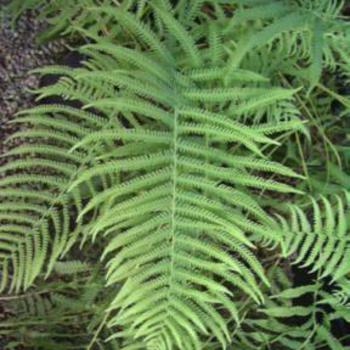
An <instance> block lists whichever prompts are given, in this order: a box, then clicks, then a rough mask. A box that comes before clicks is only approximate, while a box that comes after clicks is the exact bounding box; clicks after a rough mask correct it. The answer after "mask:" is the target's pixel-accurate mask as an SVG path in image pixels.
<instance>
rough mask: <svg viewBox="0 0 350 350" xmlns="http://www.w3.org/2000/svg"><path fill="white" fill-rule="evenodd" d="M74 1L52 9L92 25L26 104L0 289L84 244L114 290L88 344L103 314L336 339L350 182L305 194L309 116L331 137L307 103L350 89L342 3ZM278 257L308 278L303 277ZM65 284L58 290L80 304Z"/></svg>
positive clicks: (154, 339)
mask: <svg viewBox="0 0 350 350" xmlns="http://www.w3.org/2000/svg"><path fill="white" fill-rule="evenodd" d="M40 3H42V2H38V5H39V6H44V9H46V10H47V11H49V12H50V13H51V14H52V15H53V16H54V15H55V14H59V13H60V10H62V11H65V9H64V8H62V9H57V8H55V7H54V6H53V2H52V3H51V2H48V3H42V5H40ZM18 4H19V3H17V2H13V4H12V6H13V9H15V7H16V6H17V5H18ZM31 4H34V2H33V3H30V2H28V3H23V4H22V5H24V6H28V5H31ZM55 4H58V2H57V3H56V2H55ZM34 5H35V6H36V5H37V3H36V2H35V4H34ZM70 5H72V6H73V7H74V9H75V10H74V11H78V12H79V11H80V10H81V9H83V10H82V12H81V16H79V15H78V16H77V17H75V15H74V13H76V12H73V17H69V18H70V19H69V20H68V22H66V19H67V18H68V17H67V18H66V16H57V17H55V16H54V17H53V22H55V23H56V24H57V25H59V26H60V25H61V24H62V23H63V22H64V25H63V27H64V28H65V29H66V31H65V33H72V32H79V33H80V34H81V35H83V37H84V39H85V44H84V45H82V46H81V47H80V48H79V51H80V53H81V54H82V55H83V56H84V57H85V61H84V63H83V64H82V66H81V67H79V68H69V67H63V66H59V65H57V66H51V67H44V68H40V69H37V70H36V73H38V74H57V75H59V76H60V78H59V80H58V81H57V82H56V83H55V84H53V85H50V86H45V87H41V88H38V89H36V90H35V92H34V93H35V94H36V95H37V101H38V105H37V106H35V107H33V108H31V109H28V110H26V111H21V112H20V113H19V114H18V115H17V118H16V120H15V121H14V122H15V123H19V124H21V125H24V127H23V129H22V130H21V131H19V132H17V133H15V134H14V135H12V136H11V137H10V139H9V140H8V142H9V143H11V142H12V141H15V143H20V146H15V147H13V148H12V149H11V150H10V151H9V152H8V153H7V154H6V155H5V157H6V158H7V160H8V161H7V163H6V164H5V165H4V166H2V167H1V169H0V171H1V174H2V175H3V176H1V178H0V197H1V204H0V224H1V225H0V250H1V251H0V258H1V261H0V263H1V283H0V290H1V293H15V294H19V293H21V294H20V295H26V293H29V295H30V293H31V291H32V290H33V289H35V288H37V287H36V285H35V284H36V283H37V281H40V279H41V278H42V276H43V275H44V276H45V278H47V279H48V281H49V280H50V279H51V278H53V276H55V275H53V274H52V272H53V271H56V272H57V268H58V269H59V268H60V266H62V265H60V260H61V259H63V258H66V259H68V258H70V257H72V256H73V258H75V255H76V250H78V249H79V250H80V251H81V252H82V254H84V252H85V254H86V256H88V258H89V259H91V258H92V259H97V260H101V261H102V263H103V264H104V266H105V270H104V272H103V273H101V272H99V278H100V279H103V280H104V282H105V283H106V286H105V287H104V288H102V287H101V286H100V289H99V290H100V291H101V293H104V292H105V293H106V295H107V294H108V296H106V297H105V300H104V301H103V302H102V303H101V304H102V305H103V306H101V308H100V309H99V311H98V314H97V315H96V317H97V321H96V322H97V323H98V322H100V323H99V325H97V324H96V323H95V324H93V326H92V327H90V328H89V329H88V330H87V332H88V333H89V334H88V335H87V336H88V337H89V338H90V336H91V339H92V343H90V344H91V346H87V349H89V350H90V349H92V348H93V346H95V345H96V346H100V348H101V346H102V345H100V343H99V342H98V341H97V340H98V337H99V336H100V335H101V337H102V334H103V336H104V337H105V336H107V337H108V339H107V340H108V341H109V344H111V348H112V349H119V348H120V349H124V350H132V349H149V350H153V349H159V350H175V349H185V350H187V349H188V350H192V349H213V350H214V349H226V348H230V347H233V348H237V347H238V348H239V349H252V348H259V349H268V348H271V347H273V346H277V348H278V347H282V348H287V349H298V350H301V349H303V348H305V349H323V348H324V347H325V346H329V347H330V348H331V349H342V346H343V345H342V344H343V343H342V341H338V340H337V339H335V338H334V337H333V335H332V331H331V324H332V322H334V320H335V319H337V318H342V319H344V320H347V321H348V320H349V312H348V305H347V302H348V293H349V284H348V283H349V281H348V277H349V272H350V271H349V268H350V266H349V263H348V259H347V253H348V252H349V247H348V240H349V237H348V236H349V232H348V221H349V216H348V203H347V201H348V200H347V199H344V196H343V195H342V194H339V195H336V196H335V197H334V200H333V199H332V198H329V199H326V198H325V197H321V201H317V200H316V199H312V200H311V206H310V203H309V202H308V201H307V199H305V196H302V195H303V193H304V190H306V191H307V190H308V187H307V184H308V182H310V183H311V180H312V181H313V180H314V179H316V177H315V178H314V177H313V176H311V177H310V173H309V171H308V170H309V168H308V167H309V166H310V165H309V164H308V163H307V162H306V161H305V158H304V153H303V152H304V149H305V148H306V147H305V145H307V144H308V143H309V142H310V140H313V139H316V140H317V137H318V136H316V137H315V132H314V128H316V129H317V132H318V133H319V134H320V135H322V137H323V139H324V140H328V138H327V135H326V134H325V133H324V130H323V127H320V126H319V124H317V122H316V121H315V119H314V118H313V114H312V113H311V112H310V110H312V111H316V112H317V111H321V110H322V108H323V107H322V106H324V104H326V105H327V106H328V107H327V108H328V110H329V111H330V108H331V104H332V103H333V102H334V101H337V102H339V100H341V104H342V108H344V109H345V110H346V109H347V108H348V100H347V97H343V96H340V95H339V94H338V93H334V92H332V91H328V90H327V88H326V90H325V87H324V85H323V79H324V76H326V75H327V74H329V73H330V72H335V71H336V70H341V71H342V73H343V74H346V72H348V71H347V67H348V59H347V56H348V54H349V53H348V48H347V41H348V35H347V33H348V32H347V26H348V24H347V23H346V22H345V21H343V20H342V18H341V16H340V13H341V9H342V5H343V4H342V3H341V2H338V1H331V2H329V1H327V2H326V1H323V0H317V1H278V2H276V1H268V0H266V1H265V0H263V1H250V0H239V1H238V0H236V1H232V2H229V3H227V2H226V1H219V2H217V1H200V0H199V1H196V0H193V1H189V2H187V1H174V2H169V1H166V0H157V1H152V2H146V1H137V2H133V1H124V2H122V3H119V2H114V1H104V2H101V3H100V2H95V1H85V0H84V1H77V2H72V4H70ZM82 5H84V6H83V7H82ZM85 5H86V6H85ZM67 8H68V7H67ZM51 11H52V12H51ZM67 14H68V16H71V13H70V14H69V13H68V12H67ZM99 19H101V21H99ZM68 23H70V24H68ZM67 25H68V27H66V26H67ZM63 27H59V28H58V27H56V29H57V28H58V29H57V30H59V31H61V30H62V28H63ZM56 29H54V30H56ZM86 42H87V43H86ZM271 62H272V63H273V64H271ZM324 93H326V95H327V97H324V99H323V102H322V101H321V98H320V95H321V94H324ZM56 96H59V97H60V98H61V99H62V102H61V103H60V104H45V103H40V101H41V100H47V99H48V98H49V99H50V98H51V97H56ZM339 96H340V97H339ZM324 101H325V102H324ZM322 103H324V104H322ZM308 112H309V113H308ZM344 113H345V112H344ZM322 122H324V121H322ZM293 138H295V139H296V140H297V141H295V142H294V139H293ZM300 140H302V142H303V143H302V142H301V141H300ZM329 144H330V142H329V143H328V145H329ZM295 150H297V152H295ZM335 153H336V152H334V154H335ZM295 154H297V155H295ZM310 158H311V156H310ZM290 159H292V160H293V161H290ZM286 162H287V163H289V164H291V165H293V169H292V168H291V167H289V166H287V165H285V163H286ZM301 172H303V173H304V175H305V176H301V175H300V173H301ZM282 202H283V203H282ZM310 207H311V210H310ZM310 212H313V214H312V216H313V218H314V219H313V221H310V219H309V216H310ZM91 243H92V244H93V245H94V247H95V248H94V249H95V251H94V252H93V253H91V250H89V252H88V251H87V248H86V247H87V246H88V245H90V244H91ZM91 255H92V256H91ZM270 255H271V256H270ZM282 260H285V261H286V262H287V264H288V266H293V264H292V261H294V263H295V265H300V266H303V267H304V268H307V269H309V270H308V271H309V272H310V273H311V274H313V273H315V274H316V275H317V278H314V279H313V280H311V281H309V282H310V283H308V284H307V285H303V286H294V285H293V283H292V281H291V278H290V276H289V275H288V273H289V271H288V269H280V268H276V265H278V264H279V263H280V262H281V261H282ZM94 262H95V261H94ZM78 267H79V266H78ZM327 278H329V279H330V280H329V281H328V280H327ZM47 283H49V282H47ZM62 284H64V283H63V282H62ZM328 285H330V286H331V289H330V290H326V287H327V288H328ZM310 294H312V295H313V296H314V298H313V300H312V304H311V305H309V306H305V305H299V304H298V302H299V301H298V300H297V299H298V298H300V297H304V296H305V295H310ZM74 298H75V299H76V300H71V299H70V300H68V299H65V298H63V299H64V300H63V299H62V300H63V304H67V306H68V305H69V304H70V302H72V301H76V303H74V302H73V304H74V306H73V307H72V308H71V311H72V312H77V313H79V312H80V310H81V309H80V307H81V306H82V304H81V303H80V304H79V300H77V299H79V297H78V296H77V295H76V294H75V295H74ZM84 300H85V299H84ZM85 302H86V301H85ZM40 303H41V302H40V301H38V305H40ZM325 305H326V306H325ZM326 307H328V308H331V310H332V312H331V313H330V314H329V315H328V316H327V317H325V318H324V319H322V322H319V319H318V315H319V314H324V310H325V308H326ZM96 313H97V312H96ZM101 313H104V314H103V315H101ZM26 315H27V314H26ZM25 317H27V316H25ZM290 317H292V318H293V317H304V318H305V323H303V326H302V327H301V329H300V331H296V330H295V329H294V331H293V332H292V328H293V327H292V326H290V324H288V320H287V322H285V320H284V319H288V318H290ZM29 318H30V317H29ZM281 319H282V320H281ZM269 324H272V325H274V327H275V328H274V329H272V330H271V329H269V328H271V327H269V326H268V325H269ZM107 328H108V331H102V330H105V329H107ZM49 332H54V330H50V331H49ZM333 338H334V339H333ZM79 339H80V338H79ZM84 339H85V338H84ZM45 344H49V343H47V342H46V343H45ZM40 346H43V345H39V348H40ZM50 346H55V345H52V344H51V345H50Z"/></svg>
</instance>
